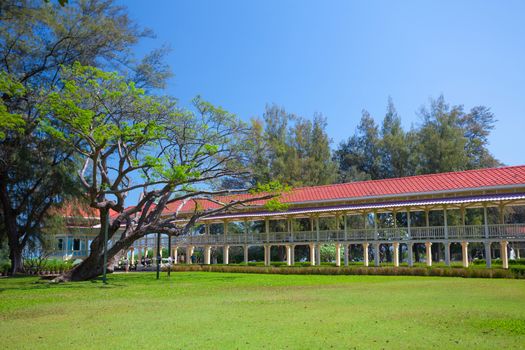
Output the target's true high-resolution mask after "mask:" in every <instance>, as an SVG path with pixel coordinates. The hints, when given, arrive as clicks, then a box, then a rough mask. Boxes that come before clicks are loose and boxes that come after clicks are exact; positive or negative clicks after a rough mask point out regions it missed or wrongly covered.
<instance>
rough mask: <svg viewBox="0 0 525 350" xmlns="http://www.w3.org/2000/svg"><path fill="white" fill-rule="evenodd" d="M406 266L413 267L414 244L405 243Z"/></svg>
mask: <svg viewBox="0 0 525 350" xmlns="http://www.w3.org/2000/svg"><path fill="white" fill-rule="evenodd" d="M407 253H408V266H410V267H412V266H414V243H412V242H409V243H407Z"/></svg>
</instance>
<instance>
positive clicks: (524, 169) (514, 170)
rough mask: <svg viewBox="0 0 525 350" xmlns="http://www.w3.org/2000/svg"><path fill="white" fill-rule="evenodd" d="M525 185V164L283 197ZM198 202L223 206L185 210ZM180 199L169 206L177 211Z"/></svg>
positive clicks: (299, 199)
mask: <svg viewBox="0 0 525 350" xmlns="http://www.w3.org/2000/svg"><path fill="white" fill-rule="evenodd" d="M515 185H524V186H525V165H520V166H509V167H500V168H488V169H478V170H466V171H456V172H449V173H440V174H428V175H417V176H408V177H402V178H395V179H385V180H369V181H358V182H350V183H344V184H335V185H324V186H311V187H299V188H295V189H293V190H292V191H290V192H288V193H284V194H283V195H282V197H281V199H280V201H281V202H283V203H290V204H292V203H304V202H324V201H332V200H344V199H347V200H355V199H365V198H367V197H392V196H405V195H418V194H425V193H435V192H443V191H461V190H476V189H483V188H490V187H499V186H515ZM250 196H251V195H249V194H242V195H232V196H222V197H216V198H215V199H216V200H218V201H220V202H223V203H228V202H231V201H232V200H239V199H248V198H250ZM195 202H197V203H198V206H199V209H201V210H207V209H214V208H219V205H218V204H216V203H214V202H211V201H208V200H205V199H199V200H196V201H188V202H187V203H186V204H185V206H184V208H183V210H182V211H183V212H187V211H192V210H193V209H194V208H195ZM262 204H264V203H263V201H256V202H251V203H250V204H249V205H262ZM179 205H180V202H175V203H172V204H171V205H169V206H168V207H167V208H166V211H167V212H174V211H175V210H176V209H177V207H178V206H179Z"/></svg>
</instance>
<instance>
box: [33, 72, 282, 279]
mask: <svg viewBox="0 0 525 350" xmlns="http://www.w3.org/2000/svg"><path fill="white" fill-rule="evenodd" d="M61 76H62V82H63V88H62V89H60V90H59V91H56V92H53V93H50V94H49V96H48V98H47V100H46V101H45V103H43V104H42V106H43V113H45V114H46V115H48V116H49V118H48V119H47V120H50V121H53V122H51V123H47V124H46V126H45V129H46V131H47V132H48V133H49V134H50V135H52V136H53V137H55V138H57V139H59V140H62V142H64V143H65V144H66V145H67V146H68V147H71V148H73V149H74V150H75V152H76V154H77V155H78V156H79V157H80V158H81V159H82V164H83V165H82V167H80V168H79V169H78V176H79V178H80V182H81V184H82V186H83V187H84V191H85V193H86V199H87V201H88V203H89V205H90V206H91V207H92V208H93V209H95V210H97V211H98V213H99V216H100V223H101V229H100V232H99V234H98V236H97V237H96V238H95V239H94V240H93V242H92V244H91V247H90V248H91V251H90V255H89V256H88V257H87V258H86V259H85V260H84V261H83V262H82V263H81V264H79V265H78V266H77V267H75V268H74V269H72V270H71V271H69V272H67V273H65V274H63V275H62V276H60V278H59V279H60V280H84V279H89V278H93V277H95V276H97V275H99V274H101V273H102V269H103V247H104V244H105V240H104V237H105V236H104V229H103V228H104V227H105V224H106V223H107V221H106V220H108V218H109V217H110V216H109V213H110V211H111V212H112V215H111V219H109V220H110V222H109V223H108V225H109V235H108V239H110V240H113V242H114V243H113V245H112V246H111V247H110V249H109V251H108V259H109V260H108V261H109V267H112V266H114V263H115V261H117V260H118V259H119V258H120V257H121V253H122V252H125V251H127V249H128V248H129V247H130V246H131V245H132V244H133V242H135V241H136V240H137V239H139V238H141V237H143V236H144V235H146V234H148V233H153V232H156V233H166V234H169V235H179V234H183V233H186V232H187V231H188V230H189V228H190V227H192V226H193V225H194V224H195V222H196V220H197V219H199V218H201V217H203V216H207V215H212V214H214V213H218V212H220V211H224V210H226V209H228V208H231V207H233V206H237V205H241V204H244V203H248V202H250V201H253V200H258V199H270V198H273V197H274V194H273V190H277V188H275V186H270V187H268V186H266V187H262V188H260V189H261V190H264V191H265V192H264V193H262V194H260V195H257V194H254V195H252V196H243V197H236V196H233V197H227V198H222V199H221V198H218V197H217V196H218V195H225V194H235V193H238V192H245V191H246V189H230V190H221V189H215V184H219V183H220V180H222V179H223V178H232V177H233V178H235V177H236V176H239V175H242V174H243V173H244V172H245V171H246V169H244V167H243V164H245V160H244V159H243V156H244V154H245V151H246V149H245V147H246V144H247V143H246V137H247V136H248V129H247V127H246V125H244V124H243V123H242V122H240V121H239V120H238V119H237V118H236V117H235V116H234V115H232V114H230V113H228V112H226V111H224V110H223V109H221V108H217V107H214V106H212V105H211V104H209V103H207V102H205V101H203V100H202V99H200V98H196V99H195V100H194V101H193V106H194V109H193V110H185V109H179V108H178V107H177V105H176V102H175V101H174V100H173V99H170V98H167V97H157V96H154V95H149V94H147V93H146V92H145V91H144V90H143V89H140V88H137V87H136V86H135V85H134V84H133V83H128V82H127V81H126V79H125V78H123V77H122V76H119V75H118V74H116V73H107V72H104V71H101V70H99V69H97V68H93V67H89V66H82V65H80V64H75V65H74V66H73V67H72V68H68V69H64V72H63V73H62V74H61ZM269 190H271V191H269ZM133 191H139V192H141V196H140V197H138V198H139V199H138V200H136V201H135V203H132V202H129V201H128V202H126V197H127V196H128V194H130V193H132V192H133ZM198 200H207V201H212V202H213V203H215V204H216V205H217V207H216V209H212V210H203V209H201V208H200V205H199V202H198ZM189 201H191V202H192V203H194V212H193V215H191V217H189V218H187V220H186V221H185V222H184V223H183V224H182V223H180V222H179V221H178V220H179V219H180V217H179V211H180V209H181V208H182V207H183V206H184V205H185V204H186V203H188V202H189ZM168 206H169V207H170V208H171V210H170V213H169V215H165V209H166V208H167V207H168Z"/></svg>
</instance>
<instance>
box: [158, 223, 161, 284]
mask: <svg viewBox="0 0 525 350" xmlns="http://www.w3.org/2000/svg"><path fill="white" fill-rule="evenodd" d="M160 259H161V258H160V233H157V279H159V277H160Z"/></svg>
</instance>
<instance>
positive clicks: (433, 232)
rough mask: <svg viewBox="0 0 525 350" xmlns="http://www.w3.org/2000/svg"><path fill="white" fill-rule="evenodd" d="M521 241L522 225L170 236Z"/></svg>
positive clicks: (199, 239) (221, 241) (221, 240)
mask: <svg viewBox="0 0 525 350" xmlns="http://www.w3.org/2000/svg"><path fill="white" fill-rule="evenodd" d="M446 240H448V241H455V242H458V241H464V240H466V241H484V240H491V241H499V240H506V241H525V224H506V225H487V226H485V225H469V226H432V227H412V228H407V227H400V228H379V229H374V228H371V229H352V230H347V231H346V232H345V231H344V230H322V231H299V232H269V233H248V234H230V235H196V236H181V237H174V238H173V243H172V244H176V245H196V246H202V245H244V244H248V245H261V244H308V243H338V242H339V243H342V242H345V243H364V242H385V243H386V242H394V241H396V242H409V241H411V242H425V241H446Z"/></svg>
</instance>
